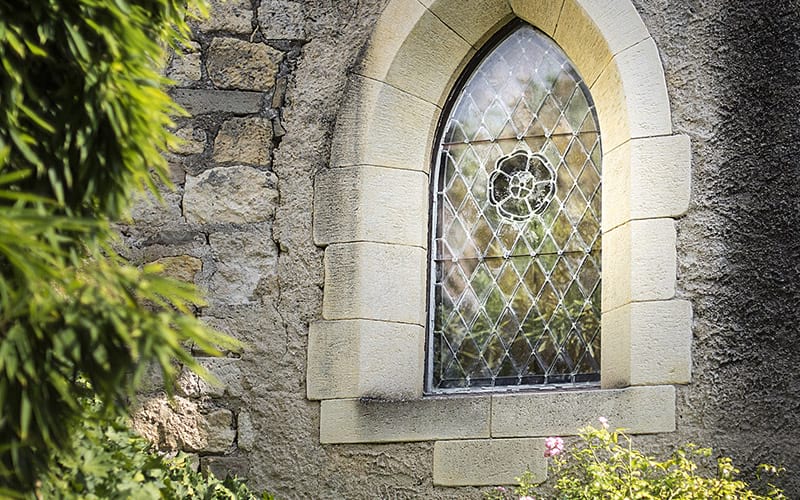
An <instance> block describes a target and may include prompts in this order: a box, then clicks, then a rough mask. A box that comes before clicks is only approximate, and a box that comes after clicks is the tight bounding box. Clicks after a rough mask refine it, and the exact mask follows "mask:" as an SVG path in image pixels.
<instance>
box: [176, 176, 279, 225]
mask: <svg viewBox="0 0 800 500" xmlns="http://www.w3.org/2000/svg"><path fill="white" fill-rule="evenodd" d="M185 190H186V192H185V194H184V196H183V211H184V215H185V217H186V220H187V221H188V222H190V223H194V224H209V223H224V222H232V223H240V224H241V223H247V222H262V221H267V220H269V219H271V218H272V216H273V214H274V213H275V205H276V203H277V201H278V192H277V191H276V190H275V174H272V173H270V172H262V171H260V170H257V169H255V168H252V167H245V166H235V167H220V168H212V169H209V170H206V171H205V172H203V173H201V174H200V175H198V176H193V175H187V176H186V188H185Z"/></svg>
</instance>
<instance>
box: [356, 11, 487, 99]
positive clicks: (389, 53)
mask: <svg viewBox="0 0 800 500" xmlns="http://www.w3.org/2000/svg"><path fill="white" fill-rule="evenodd" d="M474 52H475V50H474V49H473V48H472V46H471V45H470V44H469V43H467V42H466V41H465V40H464V39H463V38H461V37H460V36H458V34H456V33H455V32H454V31H453V30H452V29H450V28H449V27H448V26H447V25H445V24H444V23H443V22H442V21H440V20H439V19H438V18H437V17H436V16H435V15H434V14H433V13H431V12H430V11H428V10H427V9H426V8H425V6H423V5H422V4H420V3H419V2H390V3H389V5H388V6H387V7H386V9H385V10H384V11H383V14H381V17H380V19H379V21H378V23H377V25H376V27H375V30H374V31H373V34H372V37H371V38H370V41H369V45H368V47H367V50H366V52H365V54H364V59H363V61H362V63H361V65H360V66H359V67H358V68H356V73H358V74H361V75H364V76H367V77H369V78H374V79H376V80H378V81H381V82H386V83H388V84H390V85H392V86H395V87H397V88H399V89H400V90H403V91H405V92H408V93H409V94H412V95H414V96H417V97H419V98H421V99H424V100H426V101H428V102H430V103H433V104H436V105H439V106H441V104H442V103H443V102H444V100H445V99H446V98H447V95H448V93H449V91H450V87H451V83H452V82H453V81H454V80H455V78H456V77H457V76H458V75H459V73H460V68H461V67H462V66H463V65H464V64H465V63H466V62H467V61H468V60H469V59H471V56H472V55H473V54H474Z"/></svg>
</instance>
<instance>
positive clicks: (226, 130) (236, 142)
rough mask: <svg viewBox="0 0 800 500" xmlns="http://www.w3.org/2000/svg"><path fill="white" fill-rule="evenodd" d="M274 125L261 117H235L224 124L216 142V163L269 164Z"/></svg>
mask: <svg viewBox="0 0 800 500" xmlns="http://www.w3.org/2000/svg"><path fill="white" fill-rule="evenodd" d="M271 147H272V123H271V122H270V121H269V120H267V119H266V118H262V117H260V116H249V117H234V118H231V119H229V120H225V121H224V122H222V126H221V127H220V129H219V132H218V133H217V137H216V139H215V140H214V155H213V158H214V161H216V162H219V163H225V162H237V163H248V164H251V165H267V164H269V157H270V153H269V152H270V148H271Z"/></svg>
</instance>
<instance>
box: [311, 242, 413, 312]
mask: <svg viewBox="0 0 800 500" xmlns="http://www.w3.org/2000/svg"><path fill="white" fill-rule="evenodd" d="M324 262H325V296H324V298H323V301H322V316H323V318H324V319H329V320H333V319H374V320H380V321H393V322H399V323H411V324H415V325H420V326H422V325H424V324H425V303H426V296H425V293H423V292H422V291H423V290H425V285H426V278H425V272H426V269H427V252H426V251H425V250H424V249H422V248H419V247H411V246H405V245H388V244H383V243H372V242H358V243H337V244H335V245H329V246H328V247H327V248H326V249H325V258H324ZM395 291H402V293H394V292H395ZM410 291H414V292H415V293H408V292H410Z"/></svg>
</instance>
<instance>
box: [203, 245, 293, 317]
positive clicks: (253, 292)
mask: <svg viewBox="0 0 800 500" xmlns="http://www.w3.org/2000/svg"><path fill="white" fill-rule="evenodd" d="M208 243H209V246H210V247H211V257H212V258H213V262H214V263H213V265H214V268H213V274H212V276H211V278H210V280H209V283H208V288H209V290H211V291H212V292H213V294H212V296H211V301H212V303H214V304H227V305H235V304H250V303H252V302H254V301H256V300H257V299H258V296H257V289H258V287H259V286H262V285H266V284H270V283H273V282H274V280H275V279H276V275H277V267H278V247H277V245H276V244H275V242H274V241H272V239H271V238H270V235H269V233H268V232H266V231H265V232H261V231H235V232H231V233H211V234H210V235H209V237H208Z"/></svg>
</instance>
